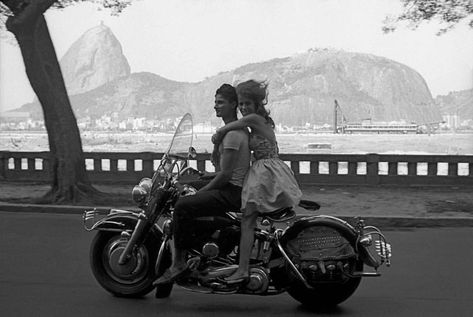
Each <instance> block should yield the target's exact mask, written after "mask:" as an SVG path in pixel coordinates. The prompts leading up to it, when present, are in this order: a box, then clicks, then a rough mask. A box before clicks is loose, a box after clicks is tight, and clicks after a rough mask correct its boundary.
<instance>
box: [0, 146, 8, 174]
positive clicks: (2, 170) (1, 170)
mask: <svg viewBox="0 0 473 317" xmlns="http://www.w3.org/2000/svg"><path fill="white" fill-rule="evenodd" d="M7 167H8V163H7V158H6V155H5V152H0V179H5V178H6V177H7V173H6V171H7Z"/></svg>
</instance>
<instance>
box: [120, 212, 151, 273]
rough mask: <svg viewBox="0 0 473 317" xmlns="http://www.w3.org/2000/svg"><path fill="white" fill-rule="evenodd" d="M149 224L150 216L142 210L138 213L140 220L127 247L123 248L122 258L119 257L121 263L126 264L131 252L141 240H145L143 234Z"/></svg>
mask: <svg viewBox="0 0 473 317" xmlns="http://www.w3.org/2000/svg"><path fill="white" fill-rule="evenodd" d="M147 225H148V218H147V217H146V215H145V213H144V212H141V213H140V214H139V215H138V222H137V223H136V226H135V229H134V230H133V233H132V234H131V237H130V240H128V242H127V244H126V246H125V249H124V250H123V252H122V254H121V255H120V258H119V259H118V264H119V265H124V264H126V263H127V262H128V260H129V259H130V258H131V254H132V252H133V249H134V248H135V246H137V245H138V244H139V243H141V241H143V235H144V233H145V228H146V226H147Z"/></svg>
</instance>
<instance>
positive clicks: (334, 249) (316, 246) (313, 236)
mask: <svg viewBox="0 0 473 317" xmlns="http://www.w3.org/2000/svg"><path fill="white" fill-rule="evenodd" d="M285 249H286V250H287V252H288V253H289V255H290V257H291V258H292V260H293V261H294V262H295V263H297V262H299V263H300V262H302V261H317V262H319V261H340V260H346V259H350V258H355V257H356V253H355V250H354V249H353V247H352V246H351V244H350V242H349V241H348V240H347V239H345V238H344V237H343V236H342V235H341V234H340V233H339V232H338V231H337V230H335V229H333V228H330V227H326V226H311V227H306V228H304V229H303V230H301V231H300V232H299V233H298V234H297V236H295V237H294V238H292V239H290V240H289V241H287V243H286V248H285Z"/></svg>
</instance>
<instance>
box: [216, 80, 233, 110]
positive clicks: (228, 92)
mask: <svg viewBox="0 0 473 317" xmlns="http://www.w3.org/2000/svg"><path fill="white" fill-rule="evenodd" d="M215 95H221V96H222V97H223V98H225V99H227V100H228V101H230V102H233V101H235V103H236V104H237V105H238V95H237V93H236V89H235V87H233V86H232V85H230V84H223V85H222V86H220V88H218V89H217V91H216V92H215Z"/></svg>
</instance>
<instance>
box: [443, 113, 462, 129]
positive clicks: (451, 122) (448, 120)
mask: <svg viewBox="0 0 473 317" xmlns="http://www.w3.org/2000/svg"><path fill="white" fill-rule="evenodd" d="M442 119H443V121H445V125H446V126H447V127H448V128H450V129H456V128H458V127H459V126H460V117H459V116H458V115H456V114H445V115H443V116H442Z"/></svg>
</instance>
